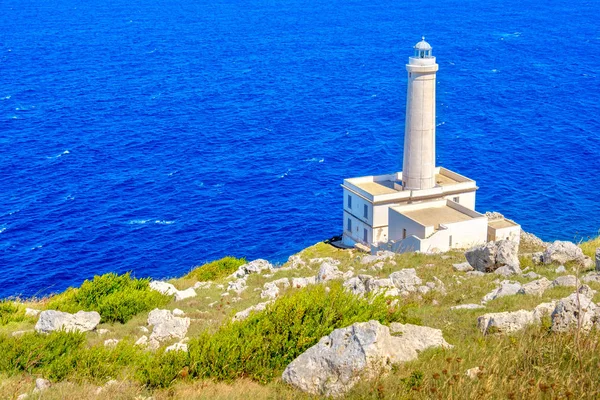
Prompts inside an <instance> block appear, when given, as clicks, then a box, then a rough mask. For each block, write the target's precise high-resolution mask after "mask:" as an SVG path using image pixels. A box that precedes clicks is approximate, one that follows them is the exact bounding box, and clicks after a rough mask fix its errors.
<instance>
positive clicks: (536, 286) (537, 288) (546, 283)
mask: <svg viewBox="0 0 600 400" xmlns="http://www.w3.org/2000/svg"><path fill="white" fill-rule="evenodd" d="M551 285H552V282H550V280H548V279H547V278H545V277H542V278H540V279H538V280H535V281H531V282H529V283H526V284H524V285H523V286H522V287H521V289H519V291H518V293H519V294H528V295H531V296H541V295H543V294H544V292H545V291H546V289H548V288H549V287H550V286H551Z"/></svg>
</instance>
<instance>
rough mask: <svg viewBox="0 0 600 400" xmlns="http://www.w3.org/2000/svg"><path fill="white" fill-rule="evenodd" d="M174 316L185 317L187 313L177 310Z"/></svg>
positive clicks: (174, 311)
mask: <svg viewBox="0 0 600 400" xmlns="http://www.w3.org/2000/svg"><path fill="white" fill-rule="evenodd" d="M173 315H174V316H176V317H184V316H185V313H184V312H183V311H182V310H180V309H179V308H176V309H174V310H173Z"/></svg>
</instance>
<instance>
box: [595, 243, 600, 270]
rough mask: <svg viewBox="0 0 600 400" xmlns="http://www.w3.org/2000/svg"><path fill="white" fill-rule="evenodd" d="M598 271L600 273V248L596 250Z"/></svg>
mask: <svg viewBox="0 0 600 400" xmlns="http://www.w3.org/2000/svg"><path fill="white" fill-rule="evenodd" d="M596 271H600V247H598V248H597V249H596Z"/></svg>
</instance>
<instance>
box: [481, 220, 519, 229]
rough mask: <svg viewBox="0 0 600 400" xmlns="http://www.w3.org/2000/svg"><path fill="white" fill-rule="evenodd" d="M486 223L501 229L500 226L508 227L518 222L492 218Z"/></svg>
mask: <svg viewBox="0 0 600 400" xmlns="http://www.w3.org/2000/svg"><path fill="white" fill-rule="evenodd" d="M488 225H489V226H491V227H492V228H495V229H502V228H510V227H512V226H517V225H518V224H516V223H514V222H512V221H508V220H507V219H504V218H502V219H493V220H490V221H489V222H488Z"/></svg>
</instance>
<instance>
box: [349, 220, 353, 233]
mask: <svg viewBox="0 0 600 400" xmlns="http://www.w3.org/2000/svg"><path fill="white" fill-rule="evenodd" d="M348 232H350V233H352V220H351V219H350V218H348Z"/></svg>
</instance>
